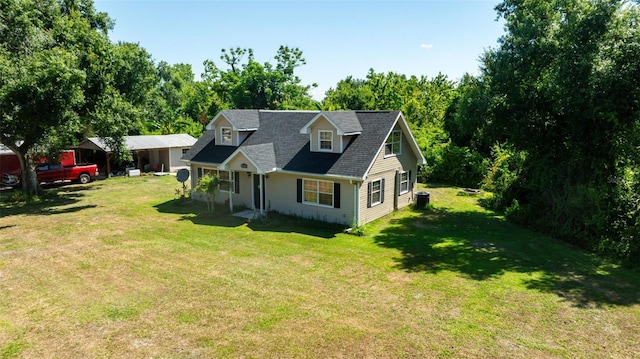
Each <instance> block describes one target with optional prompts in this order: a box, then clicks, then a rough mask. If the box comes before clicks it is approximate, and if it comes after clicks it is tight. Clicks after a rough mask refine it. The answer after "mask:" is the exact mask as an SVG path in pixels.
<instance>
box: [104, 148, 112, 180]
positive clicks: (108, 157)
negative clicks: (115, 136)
mask: <svg viewBox="0 0 640 359" xmlns="http://www.w3.org/2000/svg"><path fill="white" fill-rule="evenodd" d="M105 153H106V155H107V173H106V174H107V178H109V177H111V153H110V152H105Z"/></svg>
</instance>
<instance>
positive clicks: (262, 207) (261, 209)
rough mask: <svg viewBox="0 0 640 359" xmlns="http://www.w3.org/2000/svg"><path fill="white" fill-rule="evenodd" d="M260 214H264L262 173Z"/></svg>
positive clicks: (262, 176)
mask: <svg viewBox="0 0 640 359" xmlns="http://www.w3.org/2000/svg"><path fill="white" fill-rule="evenodd" d="M260 215H264V175H260Z"/></svg>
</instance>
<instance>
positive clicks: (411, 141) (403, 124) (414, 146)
mask: <svg viewBox="0 0 640 359" xmlns="http://www.w3.org/2000/svg"><path fill="white" fill-rule="evenodd" d="M398 117H399V120H401V121H400V127H402V129H403V130H404V132H405V134H408V135H409V141H408V142H409V146H411V149H413V154H415V155H416V157H417V158H418V164H419V165H426V164H427V160H426V159H425V158H424V156H423V155H422V151H420V146H418V142H417V141H416V138H415V137H413V133H412V132H411V128H409V124H408V123H407V120H405V118H404V115H403V114H402V112H400V115H399V116H398ZM394 127H395V125H394ZM387 137H388V136H387Z"/></svg>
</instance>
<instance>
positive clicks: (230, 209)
mask: <svg viewBox="0 0 640 359" xmlns="http://www.w3.org/2000/svg"><path fill="white" fill-rule="evenodd" d="M231 176H232V173H231V171H229V178H231ZM229 212H231V213H233V191H232V189H231V181H229Z"/></svg>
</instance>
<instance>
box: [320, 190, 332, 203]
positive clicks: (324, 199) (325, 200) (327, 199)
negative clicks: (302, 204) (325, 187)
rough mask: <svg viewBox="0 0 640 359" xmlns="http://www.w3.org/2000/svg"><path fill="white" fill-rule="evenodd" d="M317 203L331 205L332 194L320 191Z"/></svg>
mask: <svg viewBox="0 0 640 359" xmlns="http://www.w3.org/2000/svg"><path fill="white" fill-rule="evenodd" d="M319 203H320V204H324V205H327V206H331V205H333V194H326V193H320V201H319Z"/></svg>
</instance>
